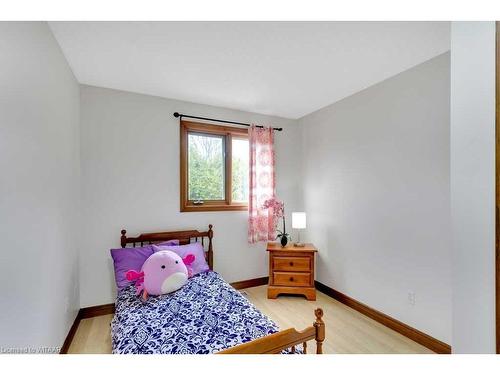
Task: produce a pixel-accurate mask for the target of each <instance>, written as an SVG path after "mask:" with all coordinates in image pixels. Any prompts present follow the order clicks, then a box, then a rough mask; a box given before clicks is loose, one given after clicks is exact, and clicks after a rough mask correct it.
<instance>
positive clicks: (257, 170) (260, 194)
mask: <svg viewBox="0 0 500 375" xmlns="http://www.w3.org/2000/svg"><path fill="white" fill-rule="evenodd" d="M248 138H249V143H250V179H249V199H248V242H249V243H256V242H259V241H268V240H274V239H275V237H276V236H275V223H274V217H273V212H272V211H273V210H272V208H264V207H263V206H264V202H265V201H266V200H268V199H273V198H275V187H276V185H275V177H274V162H275V158H274V130H273V129H272V128H267V127H265V128H258V127H256V126H255V125H252V126H251V127H250V129H249V131H248Z"/></svg>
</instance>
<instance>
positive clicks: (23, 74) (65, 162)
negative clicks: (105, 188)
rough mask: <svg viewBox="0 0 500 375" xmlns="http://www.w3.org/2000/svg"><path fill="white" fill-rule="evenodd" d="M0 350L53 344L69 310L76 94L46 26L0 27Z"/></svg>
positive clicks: (73, 272) (72, 298) (74, 289)
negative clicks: (0, 295)
mask: <svg viewBox="0 0 500 375" xmlns="http://www.w3.org/2000/svg"><path fill="white" fill-rule="evenodd" d="M0 51H1V52H0V53H1V55H2V57H1V59H0V170H1V171H2V173H1V177H0V179H1V181H0V238H1V241H2V251H0V285H2V303H1V309H0V332H1V334H0V347H2V348H23V347H28V346H29V347H31V348H36V347H41V346H61V345H62V343H63V341H64V339H65V337H66V334H67V333H68V330H69V327H70V325H71V324H72V322H73V320H74V318H75V316H76V313H77V310H78V308H79V300H78V294H79V292H78V254H77V241H76V237H75V229H76V226H77V223H78V209H79V207H78V200H79V186H80V182H79V87H78V84H77V83H76V81H75V78H74V77H73V74H72V72H71V70H70V68H69V67H68V65H67V63H66V60H65V59H64V56H63V55H62V53H61V51H60V49H59V46H58V44H57V42H56V41H55V39H54V37H53V36H52V34H51V32H50V30H49V28H48V25H47V24H46V23H43V22H0Z"/></svg>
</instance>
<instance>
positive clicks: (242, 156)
mask: <svg viewBox="0 0 500 375" xmlns="http://www.w3.org/2000/svg"><path fill="white" fill-rule="evenodd" d="M232 154H233V160H232V168H231V169H232V173H233V176H232V177H233V179H232V185H233V192H232V194H233V196H232V200H233V201H235V202H248V162H249V160H248V139H239V138H233V143H232Z"/></svg>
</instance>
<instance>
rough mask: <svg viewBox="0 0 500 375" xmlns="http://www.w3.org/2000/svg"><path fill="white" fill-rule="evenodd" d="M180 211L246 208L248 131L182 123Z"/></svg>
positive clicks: (187, 122)
mask: <svg viewBox="0 0 500 375" xmlns="http://www.w3.org/2000/svg"><path fill="white" fill-rule="evenodd" d="M180 132H181V147H180V149H181V155H180V156H181V158H180V159H181V165H180V171H181V175H180V179H181V186H180V187H181V194H180V198H181V211H184V212H185V211H234V210H247V209H248V166H249V160H248V155H249V150H248V131H247V129H240V128H232V127H225V126H218V125H210V124H203V123H197V122H190V121H181V130H180Z"/></svg>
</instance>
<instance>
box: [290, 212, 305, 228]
mask: <svg viewBox="0 0 500 375" xmlns="http://www.w3.org/2000/svg"><path fill="white" fill-rule="evenodd" d="M305 227H306V213H305V212H292V228H293V229H305Z"/></svg>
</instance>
